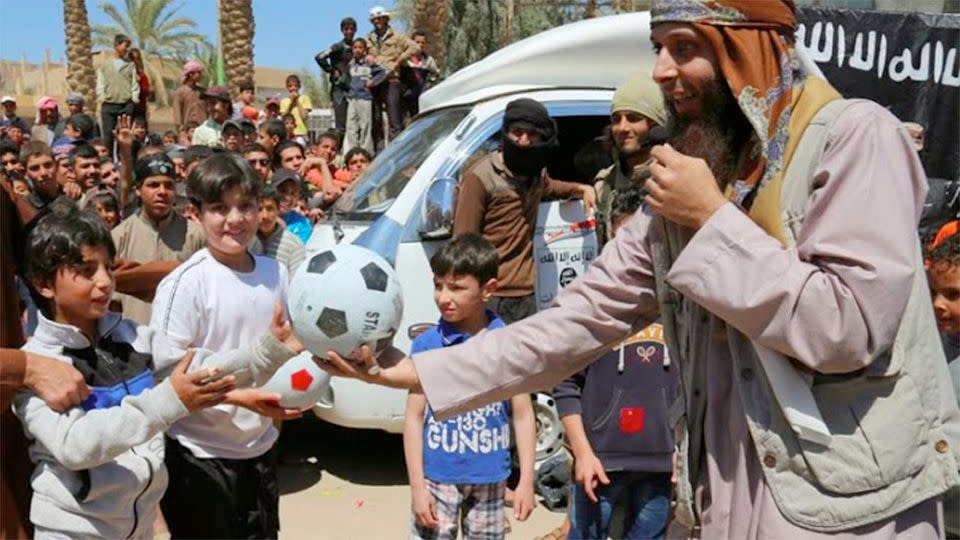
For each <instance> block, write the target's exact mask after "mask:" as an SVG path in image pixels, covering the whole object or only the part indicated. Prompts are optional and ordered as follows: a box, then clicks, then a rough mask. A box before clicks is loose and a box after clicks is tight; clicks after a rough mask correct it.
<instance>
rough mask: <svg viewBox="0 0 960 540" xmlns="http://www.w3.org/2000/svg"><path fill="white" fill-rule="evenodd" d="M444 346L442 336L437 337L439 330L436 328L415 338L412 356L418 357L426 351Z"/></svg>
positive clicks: (411, 349) (411, 345)
mask: <svg viewBox="0 0 960 540" xmlns="http://www.w3.org/2000/svg"><path fill="white" fill-rule="evenodd" d="M442 346H443V345H442V343H441V342H440V336H439V335H437V329H436V327H434V328H431V329H429V330H427V331H426V332H424V333H422V334H420V335H419V336H417V337H416V338H414V340H413V343H411V344H410V356H416V355H418V354H420V353H422V352H424V351H430V350H433V349H439V348H440V347H442Z"/></svg>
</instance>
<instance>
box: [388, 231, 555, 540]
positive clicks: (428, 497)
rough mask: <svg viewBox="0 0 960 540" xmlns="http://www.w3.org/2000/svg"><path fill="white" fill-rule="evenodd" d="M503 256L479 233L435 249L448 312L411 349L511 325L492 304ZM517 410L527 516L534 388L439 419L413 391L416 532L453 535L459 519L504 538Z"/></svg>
mask: <svg viewBox="0 0 960 540" xmlns="http://www.w3.org/2000/svg"><path fill="white" fill-rule="evenodd" d="M499 262H500V258H499V256H498V255H497V251H496V249H495V248H494V247H493V245H492V244H490V242H487V241H486V240H483V239H481V238H480V237H479V236H477V235H475V234H466V235H461V236H458V237H456V238H454V239H453V240H452V241H451V242H450V243H448V244H447V245H446V246H444V247H443V248H441V249H440V250H439V251H437V253H436V254H434V256H433V257H431V259H430V268H431V270H433V299H434V302H436V304H437V308H439V309H440V314H441V319H440V322H439V323H438V324H437V326H435V327H433V328H432V329H430V330H428V331H426V332H424V333H423V334H421V335H420V336H418V337H417V338H416V339H415V340H414V341H413V346H412V348H411V351H410V354H411V356H415V355H417V354H418V353H420V352H423V351H427V350H430V349H437V348H440V347H449V346H451V345H456V344H458V343H462V342H463V341H465V340H467V339H470V337H471V336H474V335H477V334H479V333H480V332H484V331H487V330H495V329H497V328H500V327H502V326H504V323H503V321H502V320H500V319H499V318H498V317H497V316H496V315H494V314H493V313H492V312H490V311H487V310H486V308H485V306H486V304H487V302H488V301H490V299H491V298H492V296H493V292H494V291H495V290H496V288H497V267H498V265H499ZM511 413H512V414H511ZM511 416H512V417H513V427H514V430H515V431H516V441H517V453H518V455H519V460H520V482H519V484H518V485H517V488H516V495H515V499H514V517H515V518H516V519H518V520H520V521H525V520H526V519H527V517H528V516H529V515H530V512H531V511H532V510H533V508H534V499H533V474H534V471H533V461H534V450H535V441H536V427H535V424H534V414H533V404H532V403H531V401H530V396H529V395H528V394H522V395H518V396H514V397H513V398H512V399H511V400H510V401H502V402H500V403H494V404H492V405H488V406H486V407H481V408H479V409H476V410H473V411H470V412H467V413H463V414H461V415H459V416H456V417H455V418H450V419H447V420H437V419H435V418H434V416H433V411H431V410H430V408H429V407H428V406H427V402H426V399H425V398H424V395H423V394H422V393H417V392H413V391H411V392H410V395H409V397H408V398H407V411H406V422H405V425H404V429H403V448H404V454H405V455H406V460H407V474H408V476H409V477H410V491H411V498H412V505H411V506H412V511H413V519H412V521H413V524H412V527H411V532H410V536H411V538H431V539H432V538H451V539H452V538H456V537H457V529H458V527H462V528H463V537H464V538H479V537H482V538H503V536H504V534H505V530H506V519H505V516H504V510H503V496H504V492H505V490H506V482H507V477H509V476H510V424H509V421H510V417H511Z"/></svg>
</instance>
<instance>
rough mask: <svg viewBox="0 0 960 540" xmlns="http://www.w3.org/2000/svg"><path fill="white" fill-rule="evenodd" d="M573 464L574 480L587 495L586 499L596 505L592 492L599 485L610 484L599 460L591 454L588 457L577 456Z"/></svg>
mask: <svg viewBox="0 0 960 540" xmlns="http://www.w3.org/2000/svg"><path fill="white" fill-rule="evenodd" d="M574 462H575V466H574V475H573V477H574V480H576V482H577V483H578V484H580V485H582V486H583V491H584V493H586V494H587V498H588V499H590V500H591V501H593V502H595V503H596V502H597V495H596V494H595V493H594V490H595V489H597V488H598V487H599V486H600V484H601V483H602V484H603V485H607V484H609V483H610V479H609V478H607V473H606V471H604V470H603V464H602V463H600V459H599V458H598V457H597V456H596V455H595V454H593V453H591V454H590V455H588V456H577V458H576V459H575V460H574Z"/></svg>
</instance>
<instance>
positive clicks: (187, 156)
mask: <svg viewBox="0 0 960 540" xmlns="http://www.w3.org/2000/svg"><path fill="white" fill-rule="evenodd" d="M212 155H213V149H212V148H210V147H209V146H205V145H202V144H193V145H190V146H188V147H187V149H186V150H184V151H183V166H184V167H189V166H190V165H192V164H193V163H195V162H197V161H202V160H204V159H207V158H208V157H210V156H212Z"/></svg>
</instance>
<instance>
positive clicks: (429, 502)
mask: <svg viewBox="0 0 960 540" xmlns="http://www.w3.org/2000/svg"><path fill="white" fill-rule="evenodd" d="M410 495H411V499H412V502H411V506H412V507H413V515H414V517H415V518H416V520H417V525H419V526H421V527H424V528H426V529H436V528H437V527H439V526H440V520H439V519H438V518H437V501H436V500H435V499H434V498H433V495H431V494H430V492H429V491H427V488H420V489H413V490H411V493H410Z"/></svg>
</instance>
